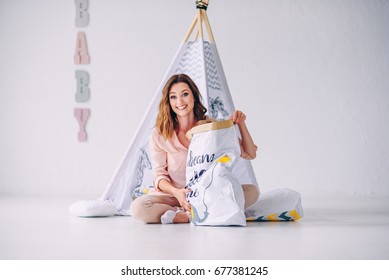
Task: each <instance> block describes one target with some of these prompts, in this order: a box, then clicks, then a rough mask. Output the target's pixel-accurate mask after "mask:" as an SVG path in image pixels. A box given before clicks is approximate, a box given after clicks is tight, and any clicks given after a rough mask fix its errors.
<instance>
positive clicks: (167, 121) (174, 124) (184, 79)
mask: <svg viewBox="0 0 389 280" xmlns="http://www.w3.org/2000/svg"><path fill="white" fill-rule="evenodd" d="M178 83H186V84H187V85H188V86H189V88H190V90H191V91H192V93H193V97H194V108H193V113H194V117H195V119H196V121H200V120H204V119H205V113H206V112H207V109H206V108H205V106H204V105H203V104H202V103H201V100H202V97H201V94H200V91H199V89H198V87H197V86H196V84H195V83H194V82H193V80H192V79H191V78H190V77H189V76H188V75H185V74H176V75H173V76H171V77H170V79H169V80H168V81H167V82H166V84H165V86H164V88H163V89H162V98H161V101H160V102H159V112H158V116H157V121H156V123H155V127H156V128H157V129H158V130H159V133H160V134H161V135H162V136H163V137H164V138H165V139H169V138H172V137H173V133H174V132H175V130H177V129H178V127H179V125H180V124H179V122H178V119H177V114H176V113H174V111H173V109H172V108H171V106H170V101H169V93H170V90H171V88H172V86H173V85H174V84H178Z"/></svg>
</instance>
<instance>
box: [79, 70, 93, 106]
mask: <svg viewBox="0 0 389 280" xmlns="http://www.w3.org/2000/svg"><path fill="white" fill-rule="evenodd" d="M76 79H77V92H76V101H77V102H86V101H88V100H89V96H90V91H89V88H88V84H89V74H88V72H86V71H84V70H76Z"/></svg>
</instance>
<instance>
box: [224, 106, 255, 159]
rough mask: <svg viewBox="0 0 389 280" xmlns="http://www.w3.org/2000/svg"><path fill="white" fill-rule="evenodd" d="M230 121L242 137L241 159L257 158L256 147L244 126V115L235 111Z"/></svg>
mask: <svg viewBox="0 0 389 280" xmlns="http://www.w3.org/2000/svg"><path fill="white" fill-rule="evenodd" d="M230 119H231V120H232V121H233V122H234V123H235V124H237V125H238V127H239V131H240V135H241V137H242V139H241V141H240V143H241V155H242V157H243V158H245V159H254V158H255V157H256V156H257V146H256V145H255V144H254V141H253V139H252V138H251V135H250V132H249V130H248V129H247V126H246V124H245V120H246V115H245V114H244V113H243V112H241V111H238V110H236V111H234V113H233V114H232V116H231V118H230Z"/></svg>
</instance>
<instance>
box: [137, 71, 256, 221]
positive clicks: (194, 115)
mask: <svg viewBox="0 0 389 280" xmlns="http://www.w3.org/2000/svg"><path fill="white" fill-rule="evenodd" d="M201 98H202V97H201V94H200V92H199V89H198V87H197V86H196V84H195V83H194V82H193V81H192V79H191V78H190V77H189V76H188V75H185V74H177V75H173V76H172V77H171V78H170V79H169V80H168V81H167V82H166V84H165V86H164V88H163V90H162V97H161V101H160V103H159V112H158V116H157V120H156V125H155V129H154V132H153V134H152V136H151V138H150V151H151V161H152V166H153V184H154V190H153V191H151V192H149V194H148V195H146V196H143V197H139V198H137V199H136V200H134V202H133V203H132V204H131V212H132V214H133V216H134V217H135V218H137V219H140V220H142V221H144V222H146V223H161V222H162V223H188V222H189V216H188V213H189V211H190V209H191V206H190V204H189V202H188V201H187V194H188V193H189V192H190V189H186V188H185V185H186V166H187V165H188V163H190V164H191V165H193V164H196V163H199V162H200V161H201V162H204V161H208V162H210V161H212V160H213V159H214V156H212V155H208V156H207V157H205V156H200V157H199V156H196V157H195V158H192V154H190V155H189V156H190V158H189V159H188V147H189V144H190V140H189V138H187V136H186V134H187V132H188V131H189V130H190V129H192V128H193V127H194V126H196V125H197V124H198V123H199V122H200V121H204V120H209V118H208V119H207V117H206V116H205V113H206V112H207V110H206V108H205V107H204V105H203V104H202V102H201ZM245 119H246V116H245V115H244V114H243V113H242V112H240V111H235V112H234V113H233V114H232V116H231V120H232V122H235V123H236V124H237V125H238V127H239V130H240V133H241V136H242V142H241V143H242V156H243V155H246V152H244V151H247V152H248V153H249V154H250V155H251V158H255V154H256V146H255V145H254V143H253V142H252V139H251V136H250V134H249V132H248V130H247V128H246V126H245V123H244V121H245ZM187 160H189V161H188V163H187V162H186V161H187ZM195 162H196V163H195ZM252 189H253V190H255V193H252V192H251V193H250V198H249V197H247V198H246V201H250V203H251V201H252V202H255V201H256V200H257V198H258V195H259V193H258V190H257V188H256V187H255V186H252ZM245 193H247V194H248V193H249V192H246V191H245Z"/></svg>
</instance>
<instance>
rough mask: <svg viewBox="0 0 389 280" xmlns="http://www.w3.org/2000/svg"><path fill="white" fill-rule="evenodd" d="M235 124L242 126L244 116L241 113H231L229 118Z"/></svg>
mask: <svg viewBox="0 0 389 280" xmlns="http://www.w3.org/2000/svg"><path fill="white" fill-rule="evenodd" d="M230 119H231V120H232V121H233V122H234V123H235V124H237V125H240V124H243V123H244V121H245V120H246V115H245V114H244V113H243V112H242V111H238V110H236V111H234V113H232V116H231V118H230Z"/></svg>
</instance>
